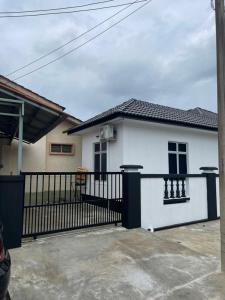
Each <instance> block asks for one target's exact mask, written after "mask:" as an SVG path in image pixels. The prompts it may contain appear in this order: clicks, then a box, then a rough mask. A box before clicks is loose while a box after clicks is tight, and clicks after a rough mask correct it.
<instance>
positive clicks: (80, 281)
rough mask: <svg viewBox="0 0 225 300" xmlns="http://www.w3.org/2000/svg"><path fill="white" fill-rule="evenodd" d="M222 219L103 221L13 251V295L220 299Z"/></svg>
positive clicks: (21, 299) (25, 298)
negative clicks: (160, 227)
mask: <svg viewBox="0 0 225 300" xmlns="http://www.w3.org/2000/svg"><path fill="white" fill-rule="evenodd" d="M219 252H220V251H219V222H218V221H216V222H208V223H202V224H198V225H193V226H188V227H180V228H176V229H170V230H165V231H160V232H155V233H151V232H148V231H145V230H142V229H138V230H130V231H128V230H124V229H123V228H116V227H113V228H104V229H103V228H102V229H100V228H99V229H98V230H97V231H93V229H92V231H90V232H83V233H81V232H70V233H68V234H64V235H57V236H51V237H46V238H40V239H38V240H36V241H32V242H26V243H24V244H23V247H22V248H20V249H14V250H12V251H10V253H11V258H12V280H11V284H10V293H11V296H12V300H40V299H41V300H45V299H46V300H53V299H54V300H56V299H62V300H64V299H65V300H72V299H82V300H85V299H90V300H95V299H107V300H112V299H121V300H123V299H171V300H176V299H190V300H201V299H204V300H206V299H210V300H212V299H214V300H215V299H218V300H219V299H225V277H224V276H223V275H221V274H220V273H218V272H219V270H220V264H219Z"/></svg>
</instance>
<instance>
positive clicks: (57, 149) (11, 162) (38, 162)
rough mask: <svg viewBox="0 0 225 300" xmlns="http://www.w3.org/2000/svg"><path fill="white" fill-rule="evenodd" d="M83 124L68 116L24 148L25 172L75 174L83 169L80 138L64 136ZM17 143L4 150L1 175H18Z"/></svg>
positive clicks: (2, 148) (2, 149) (3, 147)
mask: <svg viewBox="0 0 225 300" xmlns="http://www.w3.org/2000/svg"><path fill="white" fill-rule="evenodd" d="M79 123H80V122H79V121H78V120H77V119H75V118H73V117H71V116H68V117H67V118H66V119H65V120H64V121H62V123H60V124H59V125H58V126H57V127H55V128H54V129H52V130H51V131H50V132H49V133H48V134H46V135H45V136H44V137H42V138H41V139H40V140H39V141H37V142H36V143H34V144H31V143H30V144H28V143H24V145H23V166H22V171H24V172H60V171H61V172H65V171H66V172H75V171H76V169H77V167H79V166H81V139H80V137H79V136H68V135H66V134H65V133H63V132H64V131H65V130H67V129H68V128H70V127H71V126H76V124H79ZM17 144H18V141H17V140H13V141H12V143H11V144H10V145H4V146H2V147H0V148H1V154H0V155H1V158H0V160H1V165H2V168H1V170H0V175H9V174H11V175H15V172H16V162H17V147H18V145H17Z"/></svg>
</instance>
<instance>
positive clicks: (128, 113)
mask: <svg viewBox="0 0 225 300" xmlns="http://www.w3.org/2000/svg"><path fill="white" fill-rule="evenodd" d="M116 117H124V118H131V119H140V120H147V121H154V122H159V123H167V124H168V123H169V124H176V125H181V126H187V127H195V128H202V129H208V130H217V114H216V113H214V112H211V111H207V110H204V109H202V108H198V107H197V108H194V109H190V110H182V109H176V108H172V107H168V106H163V105H158V104H154V103H150V102H146V101H141V100H136V99H130V100H128V101H126V102H123V103H122V104H120V105H117V106H115V107H113V108H111V109H109V110H107V111H105V112H103V113H101V114H99V115H97V116H95V117H93V118H91V119H89V120H87V121H86V122H83V123H82V124H80V125H78V126H76V127H75V128H71V129H69V130H68V133H73V132H78V131H80V130H82V129H85V128H88V127H91V126H94V125H97V124H100V123H102V122H107V121H108V120H112V119H114V118H116Z"/></svg>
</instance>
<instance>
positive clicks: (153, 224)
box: [82, 120, 219, 229]
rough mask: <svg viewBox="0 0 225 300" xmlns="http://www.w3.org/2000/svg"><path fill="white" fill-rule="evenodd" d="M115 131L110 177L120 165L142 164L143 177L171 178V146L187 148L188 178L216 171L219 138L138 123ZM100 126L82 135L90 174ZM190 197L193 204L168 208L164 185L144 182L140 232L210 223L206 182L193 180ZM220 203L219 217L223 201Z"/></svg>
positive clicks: (160, 181)
mask: <svg viewBox="0 0 225 300" xmlns="http://www.w3.org/2000/svg"><path fill="white" fill-rule="evenodd" d="M111 123H113V122H111ZM114 125H115V127H116V129H117V140H116V141H113V142H109V143H108V150H107V171H111V172H113V171H119V170H120V169H119V167H120V165H122V164H138V165H143V167H144V169H143V170H141V172H142V173H150V174H168V171H169V163H168V142H169V141H171V142H181V143H182V142H183V143H187V158H188V173H193V174H199V173H201V171H200V170H199V168H200V167H206V166H207V167H208V166H212V167H217V166H218V153H217V151H218V150H217V149H218V147H217V133H216V132H212V131H207V130H199V129H193V128H186V127H178V126H172V125H164V124H157V123H150V122H144V121H135V120H120V121H118V120H117V122H116V121H114ZM100 126H102V125H100ZM100 126H96V127H94V128H90V129H88V130H86V133H84V134H82V166H83V167H86V168H87V169H88V170H89V171H93V170H94V149H93V144H94V143H95V142H99V137H98V136H99V128H100ZM217 181H218V180H217ZM101 184H103V183H101ZM217 190H218V184H217ZM186 191H187V193H188V196H189V197H190V201H188V202H185V203H179V204H169V205H164V203H163V194H164V181H163V179H142V180H141V210H142V227H143V228H145V229H151V228H158V227H164V226H170V225H174V224H181V223H186V222H192V221H197V220H202V219H207V190H206V178H204V177H203V178H189V179H188V181H187V189H186ZM217 194H218V193H217ZM217 202H218V216H219V196H217Z"/></svg>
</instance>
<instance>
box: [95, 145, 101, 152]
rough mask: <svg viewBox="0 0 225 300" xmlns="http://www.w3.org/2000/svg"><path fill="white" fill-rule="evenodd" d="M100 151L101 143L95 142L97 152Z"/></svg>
mask: <svg viewBox="0 0 225 300" xmlns="http://www.w3.org/2000/svg"><path fill="white" fill-rule="evenodd" d="M99 151H100V143H96V144H95V152H99Z"/></svg>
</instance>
